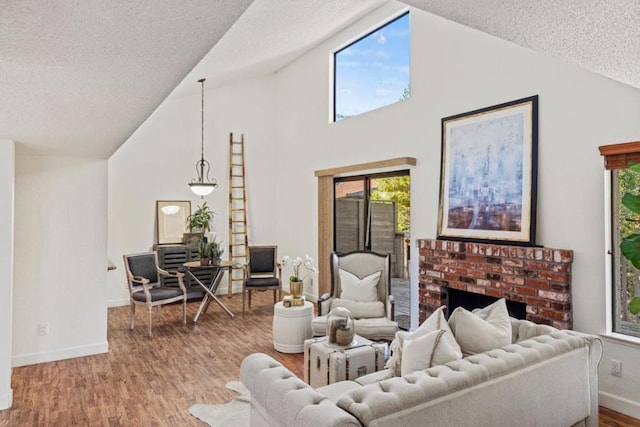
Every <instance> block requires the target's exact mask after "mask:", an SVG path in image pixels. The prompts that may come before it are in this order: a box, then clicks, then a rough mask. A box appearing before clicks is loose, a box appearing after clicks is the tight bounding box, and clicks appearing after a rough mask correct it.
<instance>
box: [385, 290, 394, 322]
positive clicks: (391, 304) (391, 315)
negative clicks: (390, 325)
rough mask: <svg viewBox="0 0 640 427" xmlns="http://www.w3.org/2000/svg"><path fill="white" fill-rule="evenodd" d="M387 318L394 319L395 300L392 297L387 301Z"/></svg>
mask: <svg viewBox="0 0 640 427" xmlns="http://www.w3.org/2000/svg"><path fill="white" fill-rule="evenodd" d="M387 317H388V318H389V320H395V318H396V298H395V297H394V296H393V295H389V298H388V299H387Z"/></svg>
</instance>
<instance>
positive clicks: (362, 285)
mask: <svg viewBox="0 0 640 427" xmlns="http://www.w3.org/2000/svg"><path fill="white" fill-rule="evenodd" d="M338 274H339V276H340V289H341V292H340V298H341V299H349V300H351V301H362V302H372V301H378V289H377V285H378V282H379V281H380V275H381V274H382V271H376V272H375V273H372V274H370V275H368V276H366V277H362V278H360V277H358V276H356V275H355V274H353V273H350V272H348V271H346V270H343V269H341V268H339V269H338Z"/></svg>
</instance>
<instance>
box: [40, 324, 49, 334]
mask: <svg viewBox="0 0 640 427" xmlns="http://www.w3.org/2000/svg"><path fill="white" fill-rule="evenodd" d="M38 335H40V336H41V337H46V336H47V335H49V322H45V323H40V324H39V325H38Z"/></svg>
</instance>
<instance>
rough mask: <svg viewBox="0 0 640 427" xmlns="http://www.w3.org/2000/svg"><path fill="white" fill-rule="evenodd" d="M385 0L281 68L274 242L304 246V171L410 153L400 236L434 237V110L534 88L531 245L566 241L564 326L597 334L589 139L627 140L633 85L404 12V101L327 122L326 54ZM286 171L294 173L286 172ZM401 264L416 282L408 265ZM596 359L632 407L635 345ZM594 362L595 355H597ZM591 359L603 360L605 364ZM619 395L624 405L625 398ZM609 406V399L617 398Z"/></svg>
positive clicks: (600, 268) (633, 112)
mask: <svg viewBox="0 0 640 427" xmlns="http://www.w3.org/2000/svg"><path fill="white" fill-rule="evenodd" d="M395 10H397V8H396V7H394V6H385V7H383V8H381V9H379V10H377V11H375V12H374V13H373V14H371V15H370V16H368V17H367V18H365V19H363V20H361V21H359V22H357V23H356V24H354V25H352V26H351V27H349V28H348V29H346V30H345V31H343V32H342V33H341V34H339V35H337V36H336V37H333V38H331V39H329V40H328V41H327V42H325V43H323V44H322V45H321V46H319V47H318V48H316V49H314V50H313V51H312V52H310V53H308V54H306V55H305V56H304V57H302V58H300V59H298V60H297V61H295V62H293V63H292V64H290V65H289V66H287V67H286V68H285V69H283V70H281V71H280V72H279V73H278V74H277V76H278V100H277V119H278V122H277V131H278V134H277V141H278V147H277V150H278V152H279V153H289V154H290V155H291V156H292V157H291V159H290V161H289V162H288V163H287V165H288V166H287V168H286V169H284V168H279V169H278V170H277V179H276V187H277V188H278V189H281V188H286V189H287V190H286V191H280V190H279V191H278V192H277V194H276V200H277V204H278V206H279V207H282V206H285V205H287V204H288V203H291V202H292V201H293V200H295V201H296V202H297V206H298V209H296V210H287V209H282V208H279V210H278V214H277V216H276V218H277V236H278V240H279V242H280V243H281V245H282V250H283V251H285V252H290V253H301V252H302V253H304V252H307V251H310V252H313V253H315V252H316V248H317V231H316V230H317V226H316V223H317V203H316V191H315V188H316V180H315V179H314V177H313V171H314V170H317V169H325V168H331V167H335V166H343V165H348V164H353V163H362V162H368V161H375V160H382V159H386V158H392V157H398V156H414V157H416V158H417V161H418V165H417V166H416V167H415V168H413V169H412V170H411V191H412V200H411V208H412V209H411V218H412V223H411V235H412V239H416V238H433V237H435V236H436V221H437V206H438V186H439V180H440V177H439V170H440V169H439V168H440V119H441V118H442V117H446V116H450V115H453V114H457V113H463V112H466V111H470V110H474V109H477V108H482V107H487V106H490V105H494V104H498V103H502V102H506V101H510V100H514V99H519V98H523V97H527V96H531V95H535V94H538V95H539V170H538V209H537V211H538V236H537V243H538V244H541V245H544V246H546V247H552V248H567V249H573V250H574V255H575V261H574V264H573V309H574V327H575V329H577V330H580V331H584V332H590V333H596V334H597V333H603V332H605V325H606V321H605V320H606V316H607V307H606V304H605V303H604V301H605V289H606V288H605V270H604V263H603V254H604V247H605V245H604V233H603V224H604V218H603V192H602V188H603V185H602V169H603V166H602V165H603V162H602V159H601V158H600V156H599V152H598V146H599V145H603V144H609V143H615V142H624V141H630V140H637V139H638V136H639V135H640V122H638V117H639V116H640V91H638V90H636V89H633V88H630V87H628V86H625V85H622V84H619V83H616V82H614V81H611V80H608V79H606V78H603V77H601V76H597V75H594V74H591V73H589V72H586V71H583V70H580V69H578V68H576V67H573V66H570V65H567V64H565V63H563V62H561V61H559V60H556V59H551V58H548V57H546V56H544V55H541V54H537V53H534V52H532V51H530V50H527V49H524V48H521V47H518V46H515V45H513V44H510V43H508V42H505V41H502V40H499V39H497V38H494V37H492V36H489V35H486V34H483V33H480V32H478V31H475V30H472V29H469V28H466V27H463V26H460V25H457V24H454V23H452V22H449V21H446V20H444V19H441V18H438V17H435V16H433V15H430V14H428V13H425V12H422V11H419V10H413V9H412V14H411V51H412V55H411V76H412V77H411V92H412V93H411V99H410V100H409V101H407V102H404V103H399V104H395V105H393V106H389V107H386V108H382V109H379V110H376V111H373V112H370V113H368V114H365V115H362V116H358V117H354V118H350V119H347V120H344V121H341V122H339V123H333V124H329V123H328V119H327V117H328V111H329V101H330V99H329V96H328V93H329V91H330V88H329V71H330V67H329V56H330V52H331V49H333V48H335V47H336V46H341V45H343V44H344V43H345V42H348V41H350V40H352V39H353V38H354V37H356V36H358V35H361V34H362V32H363V31H366V30H368V29H370V28H371V26H373V25H375V24H377V23H379V22H380V21H381V20H383V19H385V18H386V17H387V16H388V15H390V14H391V13H392V12H393V11H395ZM293 176H295V179H291V177H293ZM413 261H414V263H413V265H412V286H413V289H414V295H416V294H417V293H416V292H415V288H416V286H417V285H416V279H415V276H416V271H417V265H416V262H415V260H413ZM605 346H606V356H605V357H606V358H619V359H621V360H624V367H625V369H624V374H623V377H622V378H620V379H616V381H615V382H612V381H610V378H609V374H608V369H607V370H606V372H605V371H604V370H603V371H601V376H602V381H601V384H602V387H601V388H602V390H603V391H604V392H605V393H608V394H610V397H611V398H610V399H608V401H607V402H608V404H610V405H611V406H613V407H614V408H620V409H623V408H622V406H623V405H622V403H624V404H625V405H624V409H625V410H626V411H627V413H628V412H629V408H633V413H632V415H634V416H636V417H640V395H638V393H637V390H638V389H639V388H638V382H639V381H640V357H638V356H640V348H638V347H637V346H634V347H631V348H629V347H624V346H619V345H612V344H611V343H610V342H609V341H607V342H605ZM604 362H606V360H605V361H604ZM604 362H603V366H604V365H605V363H604ZM625 399H626V400H629V401H631V405H629V404H628V402H627V401H626V400H625ZM616 402H617V403H620V405H619V406H616V404H617V403H616Z"/></svg>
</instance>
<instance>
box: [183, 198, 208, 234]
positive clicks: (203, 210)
mask: <svg viewBox="0 0 640 427" xmlns="http://www.w3.org/2000/svg"><path fill="white" fill-rule="evenodd" d="M213 215H214V212H213V211H212V210H210V209H209V207H208V206H207V202H204V203H202V205H200V206H198V208H197V209H196V211H195V212H194V213H192V214H191V215H189V216H188V217H187V226H188V227H189V230H190V231H191V232H192V233H193V232H198V231H202V232H207V231H210V230H211V223H212V222H213Z"/></svg>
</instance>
